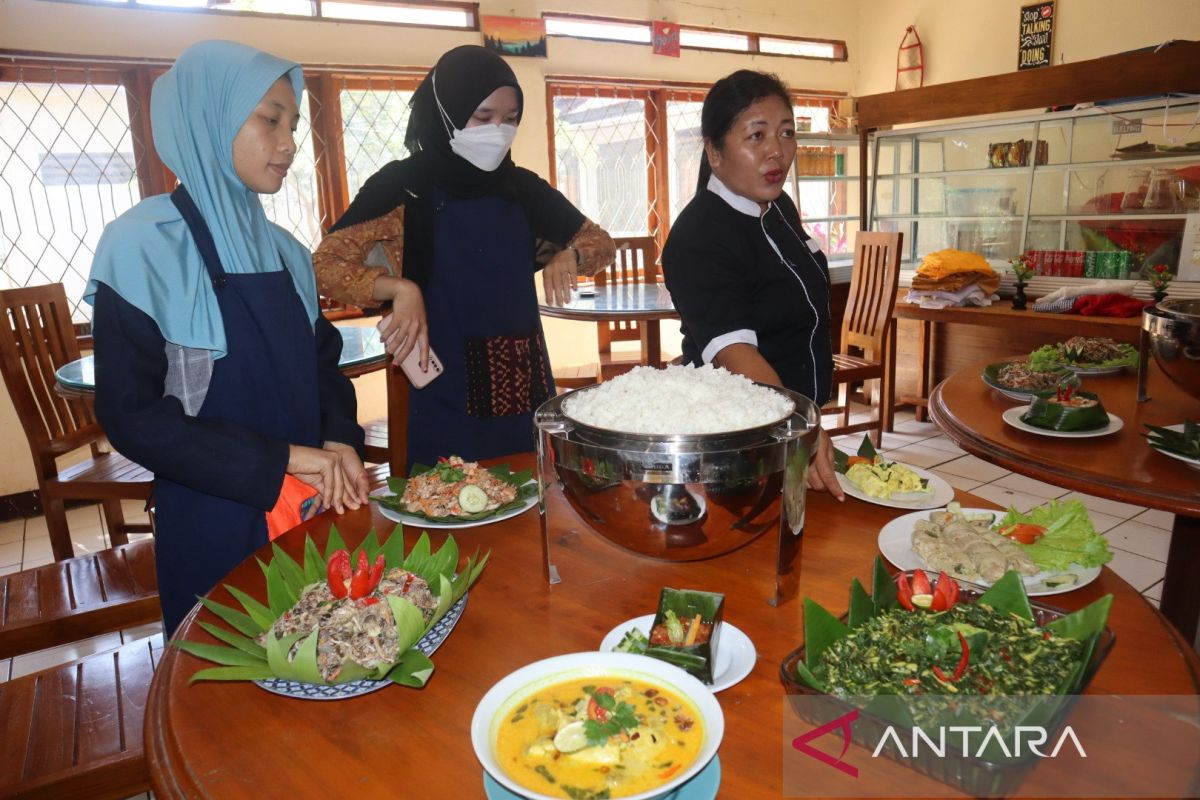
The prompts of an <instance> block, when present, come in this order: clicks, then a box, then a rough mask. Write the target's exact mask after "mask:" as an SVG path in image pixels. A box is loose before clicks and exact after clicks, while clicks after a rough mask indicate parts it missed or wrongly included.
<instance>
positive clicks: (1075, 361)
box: [1029, 336, 1138, 370]
mask: <svg viewBox="0 0 1200 800" xmlns="http://www.w3.org/2000/svg"><path fill="white" fill-rule="evenodd" d="M1137 362H1138V353H1137V348H1135V347H1133V346H1132V345H1129V344H1124V343H1122V342H1116V341H1113V340H1112V339H1107V338H1095V337H1088V336H1072V337H1071V338H1070V339H1068V340H1067V341H1065V342H1059V343H1058V344H1048V345H1045V346H1044V347H1039V348H1038V349H1037V350H1034V351H1033V352H1032V353H1030V354H1029V366H1030V368H1032V369H1035V370H1050V369H1053V368H1055V367H1063V366H1065V367H1076V368H1080V369H1108V368H1116V367H1135V366H1137Z"/></svg>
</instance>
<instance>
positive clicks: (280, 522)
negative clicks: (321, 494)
mask: <svg viewBox="0 0 1200 800" xmlns="http://www.w3.org/2000/svg"><path fill="white" fill-rule="evenodd" d="M316 498H317V490H316V489H315V488H313V487H312V486H309V485H308V484H307V483H305V482H304V481H302V480H300V479H299V478H295V477H293V476H291V475H284V476H283V486H282V487H280V489H279V499H277V500H276V501H275V507H274V508H272V509H271V510H270V511H268V512H267V537H268V538H269V539H270V540H271V541H272V542H273V541H275V540H276V539H278V538H279V537H280V536H282V535H283V533H284V532H285V531H290V530H291V529H292V528H294V527H296V526H297V525H299V524H300V523H301V522H304V521H305V520H306V519H310V518H312V517H314V516H316V515H317V514H318V513H319V512H320V511H321V509H320V508H319V507H317V502H316Z"/></svg>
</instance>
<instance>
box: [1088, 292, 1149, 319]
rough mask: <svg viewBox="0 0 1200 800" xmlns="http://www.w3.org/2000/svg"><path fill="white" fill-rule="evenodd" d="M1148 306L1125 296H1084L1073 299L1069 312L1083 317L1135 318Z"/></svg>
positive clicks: (1141, 301)
mask: <svg viewBox="0 0 1200 800" xmlns="http://www.w3.org/2000/svg"><path fill="white" fill-rule="evenodd" d="M1148 305H1150V304H1149V303H1147V302H1146V301H1145V300H1138V299H1137V298H1136V297H1132V296H1131V295H1127V294H1085V295H1081V296H1079V297H1076V298H1075V303H1074V304H1073V305H1072V306H1071V311H1072V312H1074V313H1076V314H1082V315H1084V316H1085V317H1137V316H1140V315H1141V313H1142V309H1143V308H1145V307H1146V306H1148Z"/></svg>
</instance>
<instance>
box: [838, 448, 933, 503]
mask: <svg viewBox="0 0 1200 800" xmlns="http://www.w3.org/2000/svg"><path fill="white" fill-rule="evenodd" d="M884 458H886V456H884ZM897 463H899V462H897ZM904 466H906V467H908V468H909V469H911V470H912V471H913V472H915V473H917V475H919V476H921V477H922V478H925V479H926V480H928V481H929V486H930V488H932V489H933V491H932V492H929V493H925V492H901V493H899V494H894V495H892V496H891V497H889V498H883V497H871V496H870V495H868V494H867V493H866V492H864V491H863V490H862V489H860V488H858V487H857V486H855V485H854V484H853V483H852V482H851V481H850V479H849V478H847V477H846V476H845V475H843V474H842V473H840V472H839V473H837V480H838V485H840V486H841V487H842V491H844V492H845V493H846V494H848V495H850V496H851V497H855V498H857V499H859V500H862V501H864V502H867V503H874V504H875V505H877V506H887V507H888V508H942V507H944V506H945V505H946V503H949V502H950V501H951V500H953V499H954V487H953V486H951V485H950V484H949V483H947V482H946V479H945V478H942V477H940V476H938V475H934V474H933V473H932V472H927V471H925V470H923V469H920V468H919V467H911V466H909V465H908V464H905V465H904Z"/></svg>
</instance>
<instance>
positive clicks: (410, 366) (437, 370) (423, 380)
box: [400, 347, 442, 389]
mask: <svg viewBox="0 0 1200 800" xmlns="http://www.w3.org/2000/svg"><path fill="white" fill-rule="evenodd" d="M400 369H401V370H403V371H404V374H405V375H406V376H407V377H408V381H409V383H411V384H412V385H413V388H414V389H420V388H421V387H422V386H427V385H428V384H429V382H430V381H432V380H433V379H434V378H436V377H437V376H438V375H441V374H442V362H441V361H439V360H438V357H437V353H435V352H433V348H432V347H431V348H429V369H427V370H425V371H424V372H422V371H421V348H419V347H414V348H413V349H412V350H411V351H409V354H408V355H407V356H405V357H404V360H403V361H401V362H400Z"/></svg>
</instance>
